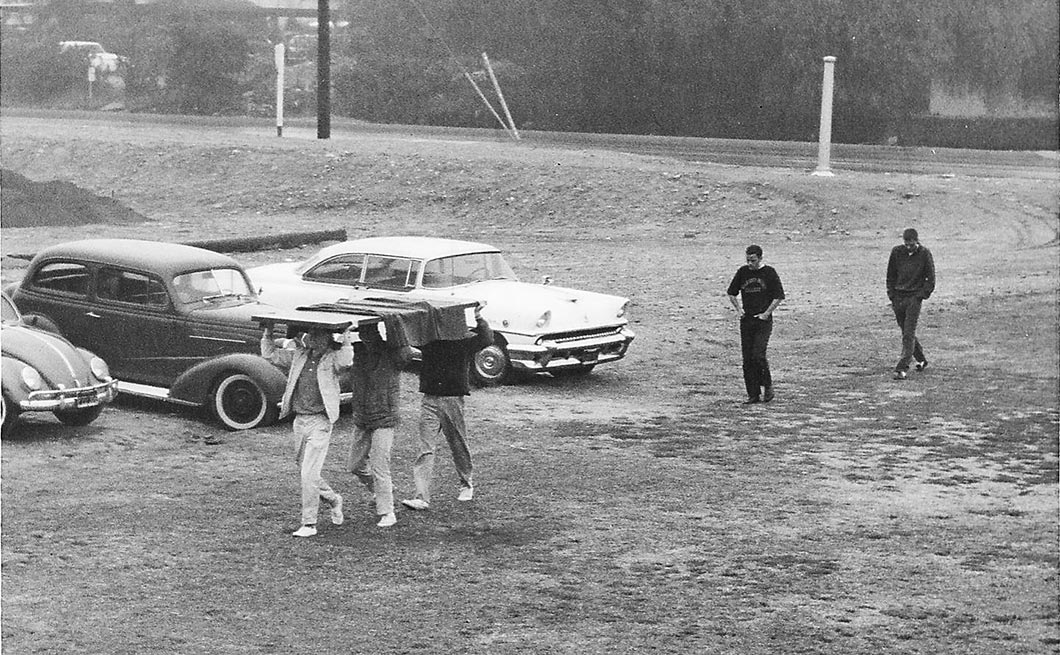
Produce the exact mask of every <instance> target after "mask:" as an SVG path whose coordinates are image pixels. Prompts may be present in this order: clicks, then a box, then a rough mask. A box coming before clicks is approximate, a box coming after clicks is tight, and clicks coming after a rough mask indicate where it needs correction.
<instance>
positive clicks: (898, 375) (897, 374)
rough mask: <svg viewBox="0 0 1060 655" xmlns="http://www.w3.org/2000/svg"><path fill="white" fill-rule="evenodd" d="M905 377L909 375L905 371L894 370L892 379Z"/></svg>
mask: <svg viewBox="0 0 1060 655" xmlns="http://www.w3.org/2000/svg"><path fill="white" fill-rule="evenodd" d="M907 377H909V376H908V375H907V374H906V372H905V371H895V372H894V379H895V380H904V379H906V378H907Z"/></svg>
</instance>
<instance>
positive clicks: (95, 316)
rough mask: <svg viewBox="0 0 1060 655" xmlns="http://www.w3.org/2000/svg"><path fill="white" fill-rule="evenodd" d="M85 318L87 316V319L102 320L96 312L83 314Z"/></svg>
mask: <svg viewBox="0 0 1060 655" xmlns="http://www.w3.org/2000/svg"><path fill="white" fill-rule="evenodd" d="M85 316H87V317H89V318H102V317H101V316H100V315H99V314H97V313H96V312H85Z"/></svg>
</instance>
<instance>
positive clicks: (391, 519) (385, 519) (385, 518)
mask: <svg viewBox="0 0 1060 655" xmlns="http://www.w3.org/2000/svg"><path fill="white" fill-rule="evenodd" d="M395 523H397V517H396V516H394V513H393V512H390V513H389V514H383V515H382V516H380V517H379V523H376V525H377V526H379V527H381V528H389V527H390V526H392V525H394V524H395Z"/></svg>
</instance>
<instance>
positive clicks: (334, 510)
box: [331, 494, 346, 525]
mask: <svg viewBox="0 0 1060 655" xmlns="http://www.w3.org/2000/svg"><path fill="white" fill-rule="evenodd" d="M335 496H336V497H337V498H336V500H335V504H334V505H332V506H331V522H332V523H334V524H335V525H342V522H343V521H345V520H346V517H344V516H343V515H342V496H340V495H339V494H335Z"/></svg>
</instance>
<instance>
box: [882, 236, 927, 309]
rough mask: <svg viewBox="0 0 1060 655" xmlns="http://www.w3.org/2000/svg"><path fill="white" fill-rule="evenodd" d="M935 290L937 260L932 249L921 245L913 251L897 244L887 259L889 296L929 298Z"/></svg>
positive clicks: (892, 297) (892, 298) (891, 297)
mask: <svg viewBox="0 0 1060 655" xmlns="http://www.w3.org/2000/svg"><path fill="white" fill-rule="evenodd" d="M934 291H935V260H934V258H932V256H931V251H930V250H928V249H927V248H925V247H924V246H919V247H918V248H917V249H916V250H914V251H913V252H909V250H908V249H907V248H906V247H905V246H904V245H901V246H895V247H894V249H893V250H891V258H890V259H889V260H887V297H888V298H890V299H891V300H894V297H895V296H896V295H906V296H916V297H917V298H920V299H921V300H927V299H928V298H930V297H931V294H932V293H933V292H934Z"/></svg>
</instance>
